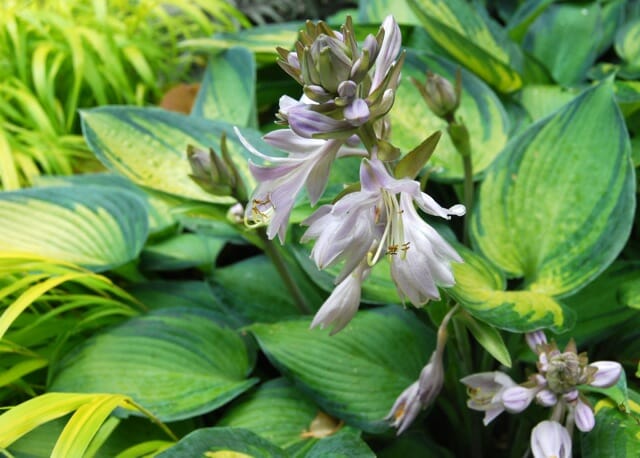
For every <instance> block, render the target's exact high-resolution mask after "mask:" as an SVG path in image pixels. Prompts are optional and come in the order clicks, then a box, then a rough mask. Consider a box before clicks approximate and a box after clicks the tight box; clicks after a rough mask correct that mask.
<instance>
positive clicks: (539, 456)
mask: <svg viewBox="0 0 640 458" xmlns="http://www.w3.org/2000/svg"><path fill="white" fill-rule="evenodd" d="M531 453H533V457H534V458H550V457H556V458H571V436H569V432H568V431H567V430H566V428H565V427H564V426H562V425H561V424H560V423H558V422H555V421H542V422H540V423H538V424H537V426H536V427H535V428H533V430H532V431H531Z"/></svg>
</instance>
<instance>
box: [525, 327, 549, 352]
mask: <svg viewBox="0 0 640 458" xmlns="http://www.w3.org/2000/svg"><path fill="white" fill-rule="evenodd" d="M524 339H525V340H526V341H527V345H529V348H531V351H533V352H535V353H539V352H538V347H539V346H541V345H544V344H546V343H547V336H546V335H545V333H544V331H534V332H527V333H526V334H525V335H524Z"/></svg>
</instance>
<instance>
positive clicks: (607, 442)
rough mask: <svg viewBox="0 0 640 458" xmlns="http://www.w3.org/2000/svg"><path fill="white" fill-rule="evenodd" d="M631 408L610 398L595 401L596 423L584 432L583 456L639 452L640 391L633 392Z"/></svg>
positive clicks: (617, 457) (617, 456) (596, 457)
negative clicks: (628, 409)
mask: <svg viewBox="0 0 640 458" xmlns="http://www.w3.org/2000/svg"><path fill="white" fill-rule="evenodd" d="M629 395H630V400H629V404H630V407H631V411H629V412H625V411H622V410H620V409H619V408H618V407H617V406H616V404H615V403H613V402H612V401H611V400H609V399H602V400H601V401H598V403H597V404H596V405H595V412H596V425H595V427H594V428H593V429H592V430H591V431H590V432H589V433H588V434H582V435H581V445H582V456H583V457H585V458H599V457H603V456H606V457H612V458H624V457H627V456H633V455H637V452H638V443H640V425H638V416H640V395H639V394H638V393H636V392H634V391H630V392H629Z"/></svg>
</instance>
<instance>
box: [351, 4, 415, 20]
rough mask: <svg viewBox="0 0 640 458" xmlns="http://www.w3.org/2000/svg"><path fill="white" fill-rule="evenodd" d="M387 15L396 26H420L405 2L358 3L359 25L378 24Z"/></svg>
mask: <svg viewBox="0 0 640 458" xmlns="http://www.w3.org/2000/svg"><path fill="white" fill-rule="evenodd" d="M389 14H393V18H394V19H395V20H396V22H397V23H398V24H411V25H419V24H420V21H418V18H417V17H416V15H415V13H414V12H413V11H412V10H411V8H410V7H409V4H408V2H407V1H406V0H360V1H359V2H358V22H359V23H365V22H368V23H372V24H380V23H382V21H384V18H386V17H387V16H388V15H389Z"/></svg>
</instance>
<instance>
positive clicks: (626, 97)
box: [615, 81, 640, 130]
mask: <svg viewBox="0 0 640 458" xmlns="http://www.w3.org/2000/svg"><path fill="white" fill-rule="evenodd" d="M615 91H616V100H617V101H618V105H620V110H622V114H623V115H624V117H625V118H629V117H630V116H631V115H633V114H635V113H637V112H638V110H640V81H616V82H615ZM629 129H630V130H633V127H632V126H629Z"/></svg>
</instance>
